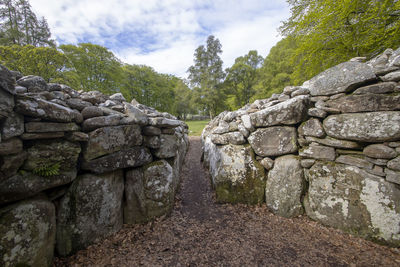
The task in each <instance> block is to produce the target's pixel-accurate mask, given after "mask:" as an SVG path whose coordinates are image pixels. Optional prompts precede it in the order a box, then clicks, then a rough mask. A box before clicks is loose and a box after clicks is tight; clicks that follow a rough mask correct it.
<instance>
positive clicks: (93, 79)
mask: <svg viewBox="0 0 400 267" xmlns="http://www.w3.org/2000/svg"><path fill="white" fill-rule="evenodd" d="M60 49H61V50H62V52H63V53H64V55H65V56H66V57H67V59H68V64H67V69H66V70H65V71H64V76H65V79H66V80H67V83H68V85H70V86H71V87H72V88H74V89H75V90H80V89H82V90H84V91H92V90H98V91H100V92H103V93H105V94H112V93H116V92H119V90H120V82H121V80H122V77H123V72H122V69H121V65H122V64H121V62H120V61H119V59H117V57H116V56H115V55H114V54H113V53H112V52H111V51H109V50H108V49H107V48H105V47H102V46H100V45H95V44H91V43H82V44H78V45H61V46H60Z"/></svg>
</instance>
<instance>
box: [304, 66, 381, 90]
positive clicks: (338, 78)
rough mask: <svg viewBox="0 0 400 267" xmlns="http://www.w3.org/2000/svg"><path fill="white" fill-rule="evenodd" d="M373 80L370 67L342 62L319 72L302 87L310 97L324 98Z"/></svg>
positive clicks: (373, 75)
mask: <svg viewBox="0 0 400 267" xmlns="http://www.w3.org/2000/svg"><path fill="white" fill-rule="evenodd" d="M374 80H376V75H375V73H374V71H373V69H372V67H370V66H368V65H367V64H365V63H360V62H344V63H341V64H339V65H336V66H334V67H332V68H329V69H327V70H325V71H324V72H321V73H320V74H318V75H317V76H315V77H313V78H312V79H311V80H309V81H307V82H305V83H304V84H303V87H305V88H308V89H309V90H310V94H311V95H312V96H319V95H322V96H324V95H334V94H338V93H342V92H350V91H352V90H354V89H356V88H357V87H360V86H361V85H363V84H365V83H368V82H371V81H374Z"/></svg>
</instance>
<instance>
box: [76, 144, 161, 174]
mask: <svg viewBox="0 0 400 267" xmlns="http://www.w3.org/2000/svg"><path fill="white" fill-rule="evenodd" d="M152 160H153V157H152V155H151V153H150V151H149V149H148V148H144V147H140V146H136V147H133V148H130V149H124V150H120V151H118V152H116V153H113V154H109V155H106V156H103V157H101V158H97V159H94V160H91V161H86V162H83V163H82V166H81V167H82V169H83V170H88V171H91V172H94V173H105V172H110V171H115V170H118V169H125V168H133V167H139V166H142V165H144V164H147V163H150V162H152Z"/></svg>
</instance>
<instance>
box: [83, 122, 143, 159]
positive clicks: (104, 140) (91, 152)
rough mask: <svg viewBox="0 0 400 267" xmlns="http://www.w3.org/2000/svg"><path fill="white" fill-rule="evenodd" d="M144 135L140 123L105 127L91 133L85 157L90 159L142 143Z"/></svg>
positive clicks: (84, 152)
mask: <svg viewBox="0 0 400 267" xmlns="http://www.w3.org/2000/svg"><path fill="white" fill-rule="evenodd" d="M142 141H143V137H142V135H141V129H140V127H139V126H138V125H121V126H113V127H103V128H99V129H96V130H94V131H92V132H90V133H89V141H88V142H87V144H86V145H85V146H84V149H83V157H84V158H85V160H87V161H89V160H92V159H95V158H98V157H100V156H104V155H107V154H111V153H114V152H117V151H119V150H121V149H126V148H129V147H133V146H138V145H141V144H142Z"/></svg>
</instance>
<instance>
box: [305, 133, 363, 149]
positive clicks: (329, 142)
mask: <svg viewBox="0 0 400 267" xmlns="http://www.w3.org/2000/svg"><path fill="white" fill-rule="evenodd" d="M306 140H307V141H309V142H315V143H319V144H321V145H326V146H332V147H337V148H345V149H359V148H361V146H360V144H358V143H356V142H353V141H347V140H339V139H335V138H332V137H329V136H326V137H325V138H316V137H312V136H307V137H306Z"/></svg>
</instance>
